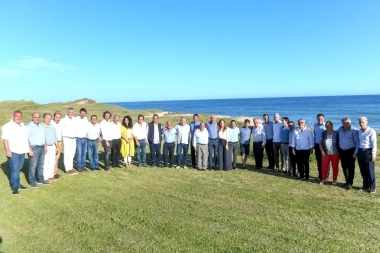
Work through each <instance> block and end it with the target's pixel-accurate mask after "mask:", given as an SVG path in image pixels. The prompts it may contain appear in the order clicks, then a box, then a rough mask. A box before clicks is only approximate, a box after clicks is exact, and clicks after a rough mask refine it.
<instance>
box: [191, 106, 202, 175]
mask: <svg viewBox="0 0 380 253" xmlns="http://www.w3.org/2000/svg"><path fill="white" fill-rule="evenodd" d="M200 123H201V122H200V121H199V115H198V114H197V113H195V114H194V115H193V122H190V134H191V139H190V146H191V148H190V153H191V165H192V166H193V168H194V169H195V168H196V166H195V150H194V146H193V145H192V143H193V138H194V133H195V131H196V130H197V129H199V126H200Z"/></svg>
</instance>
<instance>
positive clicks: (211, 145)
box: [208, 139, 219, 168]
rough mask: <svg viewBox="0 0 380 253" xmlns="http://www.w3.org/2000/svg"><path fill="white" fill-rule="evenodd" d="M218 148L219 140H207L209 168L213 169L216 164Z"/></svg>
mask: <svg viewBox="0 0 380 253" xmlns="http://www.w3.org/2000/svg"><path fill="white" fill-rule="evenodd" d="M218 146H219V140H218V139H216V140H212V139H208V166H209V167H215V168H216V166H217V163H218V152H219V149H218ZM213 151H214V157H213V156H212V153H213Z"/></svg>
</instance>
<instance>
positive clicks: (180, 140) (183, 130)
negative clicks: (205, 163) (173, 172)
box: [175, 117, 190, 169]
mask: <svg viewBox="0 0 380 253" xmlns="http://www.w3.org/2000/svg"><path fill="white" fill-rule="evenodd" d="M175 129H176V130H177V169H179V168H180V166H181V154H182V151H183V164H182V165H183V168H184V169H186V162H187V154H188V148H189V136H190V126H189V125H188V124H186V118H185V117H181V120H180V123H179V124H178V125H177V126H176V127H175Z"/></svg>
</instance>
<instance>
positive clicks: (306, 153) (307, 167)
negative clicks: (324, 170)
mask: <svg viewBox="0 0 380 253" xmlns="http://www.w3.org/2000/svg"><path fill="white" fill-rule="evenodd" d="M302 151H303V153H304V154H303V158H304V160H303V163H304V166H305V180H309V178H310V174H309V173H310V164H309V158H310V150H302ZM321 177H322V175H321Z"/></svg>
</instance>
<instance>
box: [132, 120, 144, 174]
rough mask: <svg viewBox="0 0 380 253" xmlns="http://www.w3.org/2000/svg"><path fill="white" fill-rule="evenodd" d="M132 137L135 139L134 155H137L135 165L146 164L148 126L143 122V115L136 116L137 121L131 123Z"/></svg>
mask: <svg viewBox="0 0 380 253" xmlns="http://www.w3.org/2000/svg"><path fill="white" fill-rule="evenodd" d="M132 131H133V138H134V139H135V145H136V157H137V167H140V166H143V167H147V165H146V145H147V137H148V126H147V124H146V123H145V122H144V116H143V115H141V114H140V115H139V116H138V117H137V122H136V123H135V124H134V125H133V129H132Z"/></svg>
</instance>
